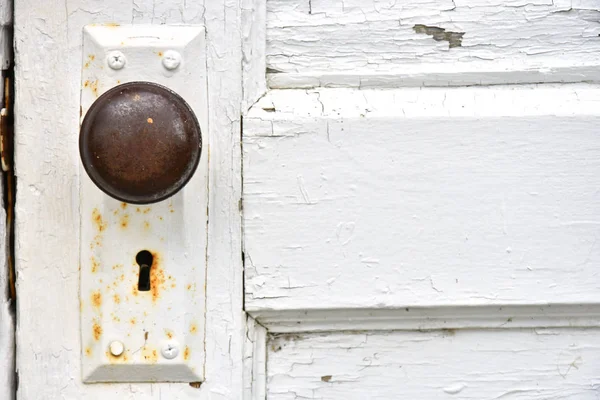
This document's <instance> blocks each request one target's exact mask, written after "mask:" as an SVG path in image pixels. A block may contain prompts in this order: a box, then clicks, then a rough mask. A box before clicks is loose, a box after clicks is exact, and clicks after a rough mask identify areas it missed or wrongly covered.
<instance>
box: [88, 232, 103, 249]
mask: <svg viewBox="0 0 600 400" xmlns="http://www.w3.org/2000/svg"><path fill="white" fill-rule="evenodd" d="M99 246H102V234H100V233H99V234H97V235H96V236H94V240H93V241H92V243H90V249H94V247H99Z"/></svg>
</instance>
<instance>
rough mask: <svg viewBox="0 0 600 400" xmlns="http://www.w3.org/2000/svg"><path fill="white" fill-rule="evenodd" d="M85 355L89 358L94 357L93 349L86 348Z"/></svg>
mask: <svg viewBox="0 0 600 400" xmlns="http://www.w3.org/2000/svg"><path fill="white" fill-rule="evenodd" d="M85 355H86V356H88V357H91V356H92V348H91V347H86V348H85Z"/></svg>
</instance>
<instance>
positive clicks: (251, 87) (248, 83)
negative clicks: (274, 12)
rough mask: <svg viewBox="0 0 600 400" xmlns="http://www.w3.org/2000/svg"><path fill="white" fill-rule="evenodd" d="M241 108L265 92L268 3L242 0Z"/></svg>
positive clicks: (261, 0) (246, 108) (245, 108)
mask: <svg viewBox="0 0 600 400" xmlns="http://www.w3.org/2000/svg"><path fill="white" fill-rule="evenodd" d="M241 7H242V21H241V25H242V26H241V28H242V82H243V85H242V88H243V96H242V110H243V111H244V112H246V111H247V110H249V109H250V107H252V105H253V104H254V103H256V101H257V100H258V99H259V98H261V97H262V96H264V94H265V93H266V92H267V76H266V71H267V64H266V46H267V37H266V31H267V22H266V17H267V2H266V0H242V2H241Z"/></svg>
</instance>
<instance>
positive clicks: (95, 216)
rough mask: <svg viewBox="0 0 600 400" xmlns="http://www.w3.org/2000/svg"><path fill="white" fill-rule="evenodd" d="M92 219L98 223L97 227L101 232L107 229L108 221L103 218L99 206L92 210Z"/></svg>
mask: <svg viewBox="0 0 600 400" xmlns="http://www.w3.org/2000/svg"><path fill="white" fill-rule="evenodd" d="M92 221H93V222H94V225H96V229H98V231H99V232H104V231H105V230H106V227H107V224H106V221H105V220H104V218H102V214H100V211H98V209H97V208H94V210H93V211H92Z"/></svg>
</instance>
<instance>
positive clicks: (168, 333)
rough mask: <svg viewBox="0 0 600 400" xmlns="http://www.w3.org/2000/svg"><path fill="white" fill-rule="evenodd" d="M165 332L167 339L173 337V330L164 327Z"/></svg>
mask: <svg viewBox="0 0 600 400" xmlns="http://www.w3.org/2000/svg"><path fill="white" fill-rule="evenodd" d="M165 334H166V335H167V337H168V338H169V339H173V336H174V335H173V331H170V330H168V329H165Z"/></svg>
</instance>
